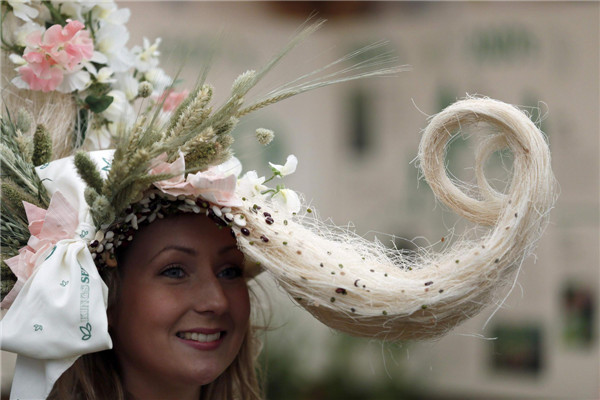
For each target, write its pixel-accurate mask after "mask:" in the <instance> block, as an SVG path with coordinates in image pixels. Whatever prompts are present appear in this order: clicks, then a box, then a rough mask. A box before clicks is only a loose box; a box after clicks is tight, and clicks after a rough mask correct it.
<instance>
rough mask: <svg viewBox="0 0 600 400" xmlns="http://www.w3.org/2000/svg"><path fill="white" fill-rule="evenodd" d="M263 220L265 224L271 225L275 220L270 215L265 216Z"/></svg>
mask: <svg viewBox="0 0 600 400" xmlns="http://www.w3.org/2000/svg"><path fill="white" fill-rule="evenodd" d="M265 222H266V223H267V224H269V225H272V224H273V222H275V220H274V219H273V218H271V217H267V219H265Z"/></svg>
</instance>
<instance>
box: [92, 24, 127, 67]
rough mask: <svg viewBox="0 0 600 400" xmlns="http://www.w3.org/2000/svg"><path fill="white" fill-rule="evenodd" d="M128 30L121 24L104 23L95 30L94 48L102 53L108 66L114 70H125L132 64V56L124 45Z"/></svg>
mask: <svg viewBox="0 0 600 400" xmlns="http://www.w3.org/2000/svg"><path fill="white" fill-rule="evenodd" d="M128 40H129V32H128V31H127V29H126V28H125V27H124V26H123V25H115V24H109V23H105V24H102V26H101V27H100V29H98V31H97V32H96V49H97V50H98V51H99V52H101V53H102V54H104V55H105V56H106V58H107V60H108V66H109V67H110V68H111V69H112V70H113V71H115V72H125V71H127V70H128V69H129V68H130V67H131V66H133V61H134V60H133V56H132V54H131V53H130V52H129V50H127V48H126V47H125V45H126V44H127V41H128Z"/></svg>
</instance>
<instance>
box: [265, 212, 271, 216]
mask: <svg viewBox="0 0 600 400" xmlns="http://www.w3.org/2000/svg"><path fill="white" fill-rule="evenodd" d="M263 215H264V216H265V217H270V216H271V214H269V213H268V212H264V213H263Z"/></svg>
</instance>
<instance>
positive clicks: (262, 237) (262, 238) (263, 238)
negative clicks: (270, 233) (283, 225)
mask: <svg viewBox="0 0 600 400" xmlns="http://www.w3.org/2000/svg"><path fill="white" fill-rule="evenodd" d="M260 239H261V240H262V241H263V242H265V243H267V242H268V241H269V238H268V237H266V236H265V235H261V236H260Z"/></svg>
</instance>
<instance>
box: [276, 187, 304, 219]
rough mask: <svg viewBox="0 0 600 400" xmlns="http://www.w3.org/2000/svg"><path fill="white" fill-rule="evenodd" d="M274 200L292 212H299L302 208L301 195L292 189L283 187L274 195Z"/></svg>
mask: <svg viewBox="0 0 600 400" xmlns="http://www.w3.org/2000/svg"><path fill="white" fill-rule="evenodd" d="M272 200H273V202H275V204H277V205H279V206H280V207H281V208H283V209H285V210H287V212H288V213H290V214H292V213H297V212H298V211H300V208H302V203H301V202H300V197H299V196H298V194H297V193H296V192H294V191H293V190H291V189H281V190H280V191H279V192H277V193H276V194H274V195H273V197H272Z"/></svg>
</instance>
